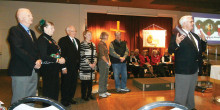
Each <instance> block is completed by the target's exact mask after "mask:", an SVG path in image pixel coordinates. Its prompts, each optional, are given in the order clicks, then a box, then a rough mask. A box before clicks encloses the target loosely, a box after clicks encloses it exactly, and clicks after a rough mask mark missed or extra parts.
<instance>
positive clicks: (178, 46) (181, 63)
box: [168, 16, 206, 110]
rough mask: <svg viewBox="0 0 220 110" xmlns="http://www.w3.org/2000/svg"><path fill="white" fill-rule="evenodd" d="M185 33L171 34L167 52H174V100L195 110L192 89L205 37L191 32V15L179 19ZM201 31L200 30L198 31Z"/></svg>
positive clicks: (198, 70) (204, 47)
mask: <svg viewBox="0 0 220 110" xmlns="http://www.w3.org/2000/svg"><path fill="white" fill-rule="evenodd" d="M179 23H180V25H181V27H182V30H183V32H185V35H180V33H177V35H173V36H172V38H171V41H170V45H169V50H168V51H169V53H170V54H172V53H174V54H175V69H176V70H175V74H176V75H175V102H176V103H179V104H181V105H184V106H186V107H188V109H189V110H195V100H194V91H195V86H196V83H197V77H198V72H201V71H202V70H201V66H202V52H204V51H205V49H206V39H205V37H204V35H203V34H202V33H201V35H200V36H198V35H196V34H195V33H193V32H191V31H192V29H193V25H194V22H193V18H192V16H183V17H181V19H180V20H179ZM200 32H201V31H200Z"/></svg>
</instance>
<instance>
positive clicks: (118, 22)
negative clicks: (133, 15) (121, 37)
mask: <svg viewBox="0 0 220 110" xmlns="http://www.w3.org/2000/svg"><path fill="white" fill-rule="evenodd" d="M110 30H111V31H119V32H125V31H124V30H120V21H117V29H112V28H111V29H110Z"/></svg>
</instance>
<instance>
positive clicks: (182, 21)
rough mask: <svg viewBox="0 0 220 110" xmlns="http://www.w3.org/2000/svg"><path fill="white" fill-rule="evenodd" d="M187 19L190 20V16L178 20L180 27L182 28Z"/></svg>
mask: <svg viewBox="0 0 220 110" xmlns="http://www.w3.org/2000/svg"><path fill="white" fill-rule="evenodd" d="M187 18H192V16H191V15H185V16H182V17H181V18H180V20H179V23H180V25H181V26H182V27H183V23H184V22H186V21H187Z"/></svg>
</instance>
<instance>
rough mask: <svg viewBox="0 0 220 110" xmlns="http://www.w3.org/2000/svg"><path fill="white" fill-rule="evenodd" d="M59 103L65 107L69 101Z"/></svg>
mask: <svg viewBox="0 0 220 110" xmlns="http://www.w3.org/2000/svg"><path fill="white" fill-rule="evenodd" d="M61 104H62V105H63V106H65V107H68V106H70V103H68V102H61Z"/></svg>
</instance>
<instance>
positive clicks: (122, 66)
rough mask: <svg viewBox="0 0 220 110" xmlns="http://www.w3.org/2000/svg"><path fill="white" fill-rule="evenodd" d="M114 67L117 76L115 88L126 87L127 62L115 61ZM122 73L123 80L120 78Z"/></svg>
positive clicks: (115, 76)
mask: <svg viewBox="0 0 220 110" xmlns="http://www.w3.org/2000/svg"><path fill="white" fill-rule="evenodd" d="M112 69H113V72H114V78H115V88H116V89H120V88H122V89H125V88H126V84H127V65H126V63H115V64H112ZM120 74H121V81H120V79H119V77H120Z"/></svg>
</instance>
